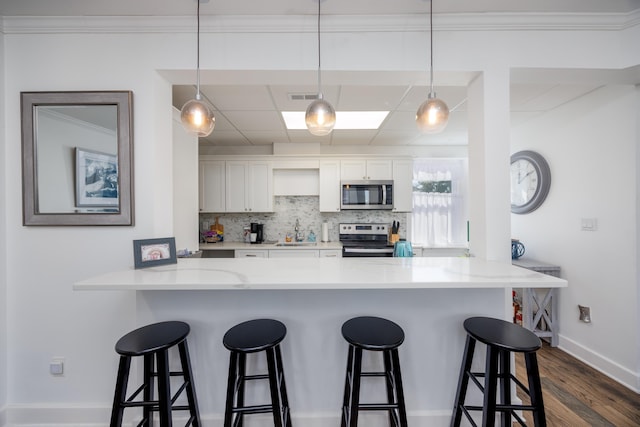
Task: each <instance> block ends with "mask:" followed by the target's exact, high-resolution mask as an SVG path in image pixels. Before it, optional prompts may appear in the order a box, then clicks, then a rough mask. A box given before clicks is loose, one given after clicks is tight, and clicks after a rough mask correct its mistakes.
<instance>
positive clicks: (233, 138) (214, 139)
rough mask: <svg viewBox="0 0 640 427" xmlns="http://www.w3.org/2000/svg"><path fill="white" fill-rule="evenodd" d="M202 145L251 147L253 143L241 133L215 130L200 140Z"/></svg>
mask: <svg viewBox="0 0 640 427" xmlns="http://www.w3.org/2000/svg"><path fill="white" fill-rule="evenodd" d="M200 143H201V144H202V143H205V144H210V145H237V146H249V145H251V143H250V142H249V141H248V140H247V138H245V137H244V136H242V134H241V133H240V132H236V131H226V130H219V129H214V130H213V132H211V135H209V136H208V137H206V138H200Z"/></svg>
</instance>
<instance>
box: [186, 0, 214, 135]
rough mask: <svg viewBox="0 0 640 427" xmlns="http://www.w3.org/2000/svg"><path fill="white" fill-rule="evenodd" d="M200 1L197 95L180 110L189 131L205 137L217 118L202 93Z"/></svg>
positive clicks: (209, 133) (198, 13) (209, 132)
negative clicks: (203, 98)
mask: <svg viewBox="0 0 640 427" xmlns="http://www.w3.org/2000/svg"><path fill="white" fill-rule="evenodd" d="M200 1H201V0H197V3H198V9H197V16H198V27H197V32H196V34H197V39H196V40H197V44H196V97H195V98H194V99H191V100H189V101H187V102H185V103H184V105H183V106H182V109H181V110H180V121H181V122H182V126H183V127H184V128H185V130H186V131H187V132H190V133H195V134H196V135H198V136H199V137H205V136H209V135H211V132H213V128H214V127H215V125H216V118H215V116H214V115H213V111H212V110H211V108H209V106H208V105H207V103H206V102H204V101H203V100H202V96H201V95H200Z"/></svg>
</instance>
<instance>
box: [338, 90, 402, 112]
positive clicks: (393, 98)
mask: <svg viewBox="0 0 640 427" xmlns="http://www.w3.org/2000/svg"><path fill="white" fill-rule="evenodd" d="M408 91H409V87H408V86H343V87H342V88H341V90H340V101H339V102H338V104H337V108H339V109H340V110H341V111H363V110H365V111H389V110H395V109H396V108H397V107H398V105H399V104H400V102H401V101H402V99H403V98H404V96H405V94H406V93H407V92H408Z"/></svg>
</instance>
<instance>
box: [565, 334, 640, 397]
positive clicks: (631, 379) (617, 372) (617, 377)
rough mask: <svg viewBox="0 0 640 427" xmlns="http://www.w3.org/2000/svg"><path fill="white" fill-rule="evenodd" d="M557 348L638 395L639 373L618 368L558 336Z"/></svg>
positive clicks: (577, 344)
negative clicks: (558, 343)
mask: <svg viewBox="0 0 640 427" xmlns="http://www.w3.org/2000/svg"><path fill="white" fill-rule="evenodd" d="M558 348H560V349H561V350H563V351H565V352H566V353H568V354H570V355H571V356H573V357H575V358H576V359H578V360H580V361H581V362H583V363H586V364H587V365H589V366H591V367H592V368H594V369H597V370H598V371H600V372H601V373H602V374H603V375H606V376H608V377H609V378H611V379H612V380H614V381H616V382H618V383H620V384H622V385H623V386H625V387H627V388H628V389H630V390H632V391H634V392H635V393H640V373H639V372H633V371H631V370H629V369H627V368H625V367H624V366H620V365H619V364H618V363H616V362H614V361H612V360H611V359H608V358H606V357H604V356H602V355H601V354H598V353H596V352H594V351H593V350H590V349H588V348H586V347H584V346H582V345H581V344H579V343H577V342H576V341H573V340H571V339H569V338H567V337H565V336H560V345H559V346H558Z"/></svg>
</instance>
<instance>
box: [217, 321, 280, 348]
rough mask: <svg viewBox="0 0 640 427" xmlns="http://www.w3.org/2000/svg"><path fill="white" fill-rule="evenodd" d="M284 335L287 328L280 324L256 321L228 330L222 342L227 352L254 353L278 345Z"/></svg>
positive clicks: (277, 322)
mask: <svg viewBox="0 0 640 427" xmlns="http://www.w3.org/2000/svg"><path fill="white" fill-rule="evenodd" d="M286 335H287V328H286V326H284V324H283V323H282V322H279V321H277V320H272V319H256V320H249V321H247V322H243V323H240V324H239V325H236V326H234V327H233V328H231V329H229V330H228V331H227V333H226V334H224V338H223V339H222V342H223V344H224V346H225V347H226V348H227V349H228V350H232V351H240V352H243V353H255V352H257V351H263V350H266V349H268V348H270V347H273V346H275V345H278V344H280V343H281V342H282V340H283V339H284V337H285V336H286Z"/></svg>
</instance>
